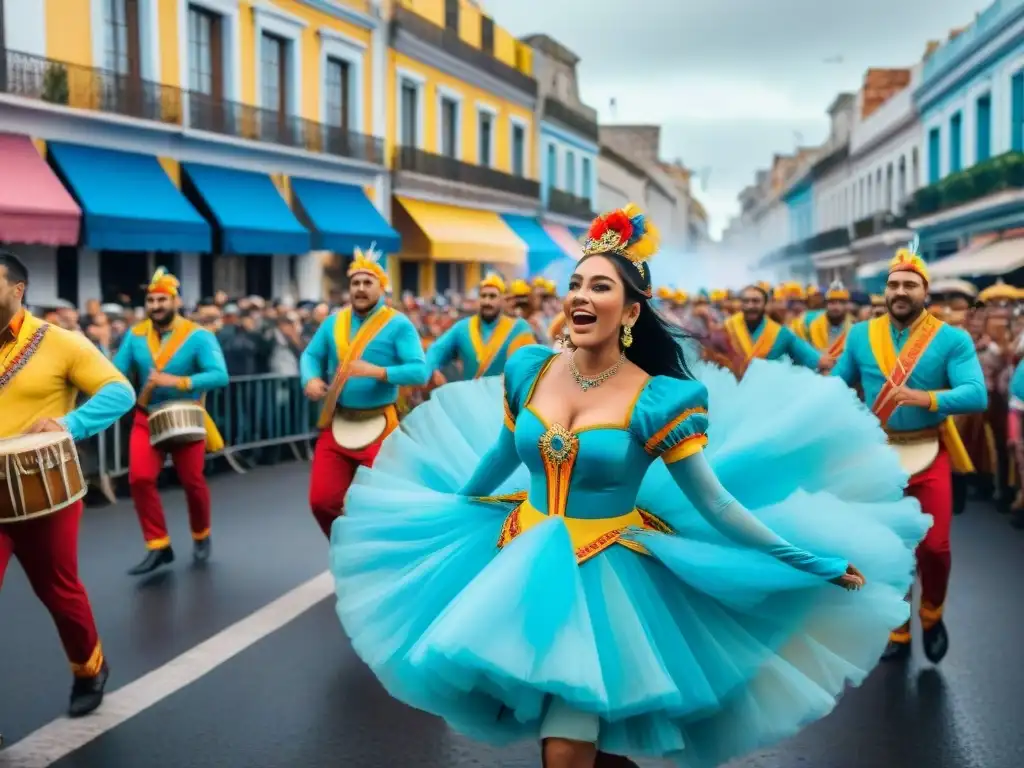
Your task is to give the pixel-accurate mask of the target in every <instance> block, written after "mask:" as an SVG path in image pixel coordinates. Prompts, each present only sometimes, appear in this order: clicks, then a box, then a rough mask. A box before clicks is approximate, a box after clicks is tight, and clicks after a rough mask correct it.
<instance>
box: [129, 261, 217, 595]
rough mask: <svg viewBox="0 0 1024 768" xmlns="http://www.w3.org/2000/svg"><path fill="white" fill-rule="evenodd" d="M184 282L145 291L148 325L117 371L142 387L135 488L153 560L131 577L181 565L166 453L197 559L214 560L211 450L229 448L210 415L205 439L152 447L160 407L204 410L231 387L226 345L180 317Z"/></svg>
mask: <svg viewBox="0 0 1024 768" xmlns="http://www.w3.org/2000/svg"><path fill="white" fill-rule="evenodd" d="M178 287H179V283H178V280H177V278H175V277H174V276H173V275H171V274H168V273H167V271H166V270H164V269H163V268H161V269H158V270H157V271H156V273H155V274H154V275H153V279H152V280H151V281H150V284H149V289H148V290H147V292H146V316H147V319H146V320H143V321H142V322H141V323H139V324H138V325H136V326H135V327H133V328H132V329H131V331H130V332H129V333H128V334H127V335H126V336H125V338H124V341H123V342H122V343H121V348H120V349H119V350H118V351H117V355H116V356H115V357H114V365H116V366H117V367H118V369H119V370H120V371H121V373H123V374H124V375H125V376H128V377H129V378H131V377H133V376H134V377H135V378H136V380H137V381H138V382H139V383H140V384H141V385H142V387H141V389H140V390H139V402H138V406H139V407H138V408H137V409H136V411H135V420H134V421H133V422H132V432H131V437H130V438H129V443H128V484H129V486H130V488H131V492H132V501H133V502H134V504H135V512H136V514H137V515H138V516H139V523H140V524H141V526H142V536H143V538H144V539H145V542H146V549H147V552H146V556H145V557H144V558H143V559H142V561H141V562H140V563H139V564H138V565H136V566H135V567H134V568H132V569H131V570H129V571H128V573H129V574H130V575H132V576H141V575H143V574H147V573H152V572H153V571H155V570H156V569H157V568H160V567H161V566H164V565H167V564H168V563H172V562H174V549H172V547H171V537H170V535H169V534H168V532H167V521H166V519H165V518H164V508H163V504H162V503H161V501H160V492H159V491H158V490H157V487H156V482H157V478H158V477H159V476H160V471H161V470H162V469H163V466H164V462H165V460H166V458H167V453H170V455H171V461H172V462H173V463H174V469H175V471H176V472H177V473H178V480H179V481H180V482H181V485H182V487H183V488H184V489H185V502H186V504H187V506H188V521H189V527H190V528H191V529H192V542H193V545H192V546H193V550H192V554H193V558H194V559H195V560H196V561H197V562H204V561H206V560H207V559H209V557H210V489H209V487H208V486H207V485H206V478H205V477H203V467H204V466H205V464H206V452H207V451H211V452H213V451H219V450H220V449H221V448H223V447H224V441H223V440H222V439H221V436H220V433H219V432H218V431H217V427H216V426H215V425H214V423H213V421H212V420H211V419H210V418H209V416H206V417H205V418H204V423H205V427H206V439H205V440H202V439H200V440H196V441H195V442H191V443H187V444H185V445H180V446H176V447H174V448H171V449H169V450H167V451H165V450H163V449H161V448H158V447H154V446H153V445H152V444H151V443H150V430H149V415H148V413H147V411H148V410H149V409H152V408H153V407H154V406H157V405H161V404H164V403H168V402H171V401H176V400H181V401H186V402H190V403H196V402H198V403H200V404H201V403H202V402H203V401H204V399H205V397H206V393H207V392H209V391H210V390H213V389H217V388H219V387H226V386H227V383H228V369H227V364H226V363H225V362H224V355H223V353H222V352H221V348H220V343H219V342H218V341H217V338H216V337H215V336H214V335H213V334H212V333H210V332H209V331H208V330H206V329H205V328H203V327H201V326H199V325H197V324H196V323H193V322H192V321H191V320H188V319H186V318H184V317H182V316H181V315H180V314H179V313H178V307H179V305H180V301H179V298H178Z"/></svg>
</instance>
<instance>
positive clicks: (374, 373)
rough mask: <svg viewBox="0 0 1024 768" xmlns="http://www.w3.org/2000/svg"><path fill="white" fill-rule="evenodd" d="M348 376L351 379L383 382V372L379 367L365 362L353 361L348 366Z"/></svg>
mask: <svg viewBox="0 0 1024 768" xmlns="http://www.w3.org/2000/svg"><path fill="white" fill-rule="evenodd" d="M348 375H349V377H350V378H353V379H376V380H377V381H384V376H385V372H384V369H383V368H381V367H380V366H379V365H374V364H373V363H368V362H366V361H365V360H353V361H352V362H351V363H349V366H348Z"/></svg>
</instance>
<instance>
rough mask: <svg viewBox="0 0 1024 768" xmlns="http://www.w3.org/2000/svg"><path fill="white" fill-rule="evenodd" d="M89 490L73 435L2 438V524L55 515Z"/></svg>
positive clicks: (55, 434)
mask: <svg viewBox="0 0 1024 768" xmlns="http://www.w3.org/2000/svg"><path fill="white" fill-rule="evenodd" d="M88 490H89V489H88V486H87V485H86V483H85V476H84V475H83V474H82V465H81V463H80V462H79V460H78V450H77V449H76V448H75V442H74V440H72V439H71V435H69V434H66V433H63V432H40V433H38V434H32V435H19V436H18V437H8V438H4V439H0V525H2V524H4V523H12V522H19V521H21V520H31V519H32V518H36V517H45V516H46V515H52V514H53V513H54V512H57V511H59V510H61V509H64V508H65V507H67V506H70V505H71V504H74V503H75V502H76V501H78V500H80V499H82V498H84V497H85V494H86V492H87V491H88Z"/></svg>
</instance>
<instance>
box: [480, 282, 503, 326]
mask: <svg viewBox="0 0 1024 768" xmlns="http://www.w3.org/2000/svg"><path fill="white" fill-rule="evenodd" d="M504 302H505V298H504V297H503V296H502V295H501V292H500V291H499V290H498V289H497V288H492V287H491V286H489V285H488V286H484V287H483V288H481V289H480V301H479V305H480V306H479V312H480V318H481V319H482V320H485V321H486V322H488V323H489V322H491V321H492V320H494V318H496V317H497V316H498V315H500V314H501V309H502V305H503V304H504Z"/></svg>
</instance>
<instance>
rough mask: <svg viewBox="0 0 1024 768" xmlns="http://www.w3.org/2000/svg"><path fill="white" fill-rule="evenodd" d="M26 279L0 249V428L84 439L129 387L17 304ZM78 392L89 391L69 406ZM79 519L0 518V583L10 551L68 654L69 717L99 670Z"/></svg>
mask: <svg viewBox="0 0 1024 768" xmlns="http://www.w3.org/2000/svg"><path fill="white" fill-rule="evenodd" d="M28 284H29V277H28V270H27V269H26V268H25V265H24V264H23V263H22V262H21V261H20V260H19V259H18V258H17V257H16V256H15V255H14V254H12V253H10V252H8V251H4V250H0V329H3V330H2V331H0V437H4V438H10V437H15V436H17V435H22V434H25V433H26V432H56V433H67V434H69V435H70V436H71V438H72V439H74V440H75V441H79V440H85V439H86V438H88V437H91V436H93V435H95V434H97V433H98V432H102V431H103V430H104V429H106V428H107V427H109V426H110V425H111V424H113V423H114V422H115V421H117V419H119V418H120V417H121V416H122V415H124V414H125V413H127V412H128V411H129V410H130V409H131V407H132V404H133V403H134V402H135V395H134V393H133V392H132V389H131V387H130V386H129V385H128V382H127V381H125V379H124V377H123V376H121V374H120V373H118V372H117V369H116V368H114V366H113V365H111V364H110V362H109V361H108V360H107V359H106V358H105V357H104V356H103V353H101V352H100V351H99V350H98V349H97V348H96V347H94V346H93V345H92V344H90V343H89V341H88V340H87V339H86V338H85V337H84V336H82V335H80V334H77V333H72V332H70V331H65V330H64V329H62V328H58V327H57V326H54V325H47V324H45V323H43V322H42V321H40V320H39V319H38V318H35V317H33V316H32V315H31V314H29V313H28V312H27V311H26V310H25V309H24V307H23V302H24V300H25V292H26V290H27V289H28ZM29 362H31V363H32V365H31V366H29V365H28V363H29ZM78 392H83V393H85V394H86V395H88V396H89V399H88V400H87V401H86V402H85V403H84V404H83V405H81V406H79V407H78V408H74V404H75V399H76V396H77V393H78ZM6 492H7V491H6V489H5V490H4V493H6ZM81 519H82V502H81V501H78V502H75V503H74V504H71V505H69V506H67V507H64V508H63V509H61V510H59V511H57V512H54V513H52V514H49V515H45V516H38V517H33V518H32V519H30V520H23V521H20V522H9V523H3V522H2V521H0V586H2V585H3V579H4V571H5V570H6V568H7V563H8V562H9V561H10V559H11V556H12V555H13V556H14V557H16V558H17V559H18V562H20V563H21V566H22V568H24V569H25V575H26V577H27V578H28V581H29V583H30V584H31V585H32V591H33V592H35V593H36V595H38V596H39V599H40V600H41V601H42V603H43V605H45V606H46V609H47V610H48V611H49V612H50V615H51V616H52V617H53V621H54V623H55V624H56V625H57V633H58V634H59V635H60V639H61V644H62V645H63V646H64V652H65V653H66V654H67V657H68V660H69V661H70V663H71V670H72V673H73V675H74V683H73V685H72V687H71V702H70V706H69V707H68V715H70V716H71V717H80V716H81V715H85V714H88V713H89V712H92V711H93V710H94V709H96V707H98V706H99V705H100V703H101V702H102V701H103V689H104V687H105V686H106V683H107V676H108V674H109V672H108V669H107V662H106V659H105V658H104V656H103V649H102V647H101V646H100V641H99V635H98V634H97V631H96V623H95V621H94V619H93V614H92V608H91V607H90V605H89V597H88V596H87V595H86V593H85V588H84V587H83V586H82V582H81V581H80V580H79V578H78V526H79V522H80V521H81ZM13 621H14V618H13V617H12V618H11V619H10V622H13ZM7 661H8V662H9V663H12V664H13V663H15V662H14V661H13V660H10V659H8V660H7Z"/></svg>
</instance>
